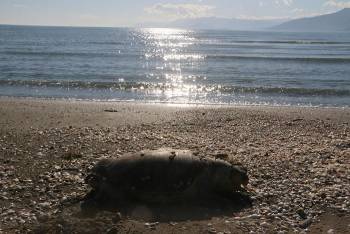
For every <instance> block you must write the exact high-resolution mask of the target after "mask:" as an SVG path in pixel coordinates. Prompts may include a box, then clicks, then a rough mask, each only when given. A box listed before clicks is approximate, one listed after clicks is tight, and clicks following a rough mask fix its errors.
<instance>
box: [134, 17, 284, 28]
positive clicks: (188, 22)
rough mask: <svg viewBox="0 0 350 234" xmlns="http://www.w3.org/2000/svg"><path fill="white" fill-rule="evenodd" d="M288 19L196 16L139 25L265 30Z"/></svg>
mask: <svg viewBox="0 0 350 234" xmlns="http://www.w3.org/2000/svg"><path fill="white" fill-rule="evenodd" d="M285 21H286V20H243V19H229V18H217V17H206V18H194V19H182V20H176V21H173V22H170V23H163V24H160V23H147V24H143V25H139V27H171V28H185V29H227V30H265V29H268V28H271V27H273V26H276V25H279V24H281V23H283V22H285Z"/></svg>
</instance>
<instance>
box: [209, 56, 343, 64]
mask: <svg viewBox="0 0 350 234" xmlns="http://www.w3.org/2000/svg"><path fill="white" fill-rule="evenodd" d="M206 58H208V59H227V60H230V59H246V60H282V61H299V62H320V63H322V62H323V63H350V57H343V58H340V57H335V58H332V57H281V56H270V57H267V56H254V55H252V56H250V55H246V56H244V55H207V56H206Z"/></svg>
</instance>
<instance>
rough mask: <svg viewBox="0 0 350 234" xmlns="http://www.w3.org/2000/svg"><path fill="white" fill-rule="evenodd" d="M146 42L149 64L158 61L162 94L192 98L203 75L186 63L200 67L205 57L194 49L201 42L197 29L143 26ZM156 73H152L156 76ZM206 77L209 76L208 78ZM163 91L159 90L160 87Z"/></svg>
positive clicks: (157, 66) (146, 56) (170, 96)
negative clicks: (193, 71)
mask: <svg viewBox="0 0 350 234" xmlns="http://www.w3.org/2000/svg"><path fill="white" fill-rule="evenodd" d="M141 34H142V37H143V38H144V39H145V42H146V44H147V45H146V47H145V48H146V49H145V53H144V57H145V58H146V61H147V64H149V63H152V62H154V61H157V62H156V69H157V71H159V72H158V73H157V75H158V77H160V78H159V81H160V82H161V83H163V85H164V89H162V90H161V91H160V92H161V95H163V96H165V97H166V98H167V99H168V100H173V99H176V100H178V99H181V100H182V101H186V100H185V99H189V97H190V96H193V95H197V93H198V92H199V89H198V87H197V85H198V84H197V81H198V79H203V77H198V76H194V75H193V74H189V72H188V71H186V70H185V69H184V67H187V68H188V67H190V68H192V69H193V68H196V67H198V66H200V63H201V62H202V61H203V60H204V59H205V57H204V56H203V55H201V54H198V53H196V52H194V51H192V50H191V48H190V47H191V46H192V45H194V44H195V43H197V42H198V39H196V38H195V37H194V36H193V32H192V31H190V30H183V29H171V28H150V29H142V30H141ZM154 76H155V75H154V74H152V77H154ZM204 79H205V78H204ZM157 92H159V90H158V91H157Z"/></svg>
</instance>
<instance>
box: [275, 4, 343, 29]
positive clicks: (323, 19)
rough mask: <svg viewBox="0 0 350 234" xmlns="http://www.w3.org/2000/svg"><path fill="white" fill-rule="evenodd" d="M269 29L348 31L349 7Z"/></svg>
mask: <svg viewBox="0 0 350 234" xmlns="http://www.w3.org/2000/svg"><path fill="white" fill-rule="evenodd" d="M271 29H272V30H278V31H294V32H298V31H301V32H334V31H350V8H346V9H343V10H341V11H338V12H336V13H333V14H328V15H321V16H316V17H311V18H302V19H296V20H292V21H289V22H286V23H282V24H281V25H278V26H276V27H272V28H271Z"/></svg>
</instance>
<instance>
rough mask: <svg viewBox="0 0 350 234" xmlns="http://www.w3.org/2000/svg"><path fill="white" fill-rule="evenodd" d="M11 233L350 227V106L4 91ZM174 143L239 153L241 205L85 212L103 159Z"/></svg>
mask: <svg viewBox="0 0 350 234" xmlns="http://www.w3.org/2000/svg"><path fill="white" fill-rule="evenodd" d="M0 134H1V135H0V156H1V157H0V161H1V163H0V179H1V180H0V217H1V219H0V220H1V221H0V233H1V232H3V233H15V232H20V233H23V232H31V231H35V232H38V233H40V232H42V233H48V232H56V233H60V232H62V231H63V232H68V233H74V232H75V233H106V232H109V233H116V232H117V231H119V232H120V233H124V232H130V233H140V232H141V233H144V232H145V233H147V232H154V233H203V232H204V233H205V232H207V233H220V232H221V233H246V232H249V231H252V232H254V233H256V232H267V233H271V232H272V233H275V232H279V231H280V232H293V231H296V232H303V231H309V232H311V233H322V232H324V233H327V232H329V233H332V232H333V233H346V231H347V230H348V229H349V228H350V226H349V225H350V218H349V217H350V207H349V206H350V202H349V200H350V199H349V196H350V189H349V188H350V176H349V171H350V109H341V108H302V107H300V108H298V107H228V106H180V105H165V104H140V103H139V104H135V103H115V102H114V103H106V102H101V103H96V102H85V101H63V100H39V99H19V98H17V99H15V98H0ZM161 147H172V148H177V149H191V150H193V151H197V152H199V153H200V154H202V155H208V156H212V157H215V156H216V155H218V154H220V155H228V156H227V158H226V160H228V161H232V162H241V163H243V164H244V165H245V166H246V167H247V168H248V172H249V177H250V185H249V190H250V191H251V193H252V198H253V200H254V204H253V206H252V207H247V208H245V209H242V210H238V211H237V210H234V211H232V212H231V211H229V210H220V209H219V208H218V209H216V208H212V207H199V208H196V209H194V210H186V209H185V208H184V209H182V208H180V207H178V208H174V207H161V209H160V210H158V211H157V212H156V211H153V210H151V209H149V208H148V207H141V208H140V207H139V208H138V209H135V212H133V213H131V214H127V215H124V214H122V215H121V219H120V216H119V215H117V212H101V213H100V214H98V215H97V216H96V217H93V218H92V217H90V218H86V217H80V216H79V204H76V203H74V201H75V200H77V198H79V197H81V196H83V195H84V194H85V193H86V192H87V191H88V190H89V188H88V187H87V186H86V185H85V184H84V180H83V179H84V177H85V175H86V173H87V172H88V169H89V168H91V166H92V165H93V164H94V163H95V162H97V161H98V160H99V159H101V158H105V157H119V156H121V155H122V154H123V153H126V152H135V151H139V150H142V149H157V148H161Z"/></svg>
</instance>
